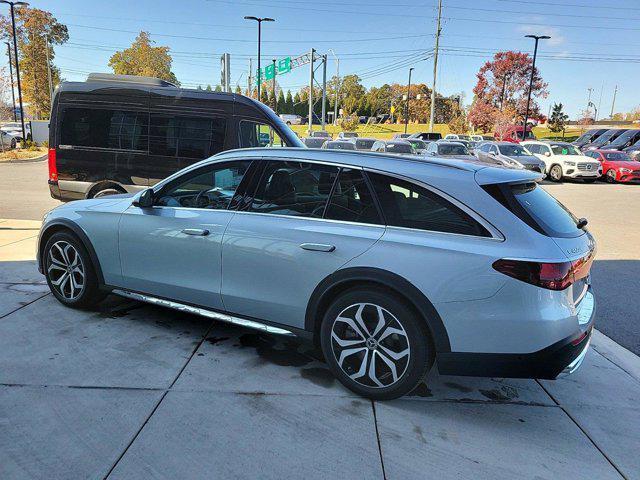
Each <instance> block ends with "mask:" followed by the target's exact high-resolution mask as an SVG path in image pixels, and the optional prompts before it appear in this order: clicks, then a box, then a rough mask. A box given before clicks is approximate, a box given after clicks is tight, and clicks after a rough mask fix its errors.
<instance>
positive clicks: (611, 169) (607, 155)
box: [585, 150, 640, 183]
mask: <svg viewBox="0 0 640 480" xmlns="http://www.w3.org/2000/svg"><path fill="white" fill-rule="evenodd" d="M585 155H586V156H588V157H591V158H595V159H596V160H599V161H600V162H601V163H602V177H603V178H605V179H606V180H607V182H609V183H616V182H625V183H628V182H639V183H640V162H636V161H634V160H633V159H632V158H631V157H630V156H629V154H628V153H626V152H619V151H617V150H589V151H588V152H585Z"/></svg>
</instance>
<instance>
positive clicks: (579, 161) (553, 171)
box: [521, 141, 602, 183]
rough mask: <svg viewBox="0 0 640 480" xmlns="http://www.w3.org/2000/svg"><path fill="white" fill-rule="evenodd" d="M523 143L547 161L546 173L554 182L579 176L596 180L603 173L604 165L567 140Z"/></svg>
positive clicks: (588, 181) (587, 179)
mask: <svg viewBox="0 0 640 480" xmlns="http://www.w3.org/2000/svg"><path fill="white" fill-rule="evenodd" d="M521 145H522V146H523V147H525V148H526V149H527V150H529V152H531V153H533V154H534V155H535V156H536V157H538V158H539V159H540V160H542V161H543V162H544V163H545V173H546V174H547V175H549V178H550V179H551V180H553V181H554V182H560V181H562V179H563V178H574V179H575V178H577V179H580V180H582V181H584V182H586V183H593V182H595V181H596V180H597V179H598V178H599V177H600V176H601V175H602V166H601V165H600V164H599V163H598V162H595V161H593V160H592V159H590V158H589V157H587V156H585V155H584V154H583V153H582V152H581V151H580V150H579V149H578V147H576V146H575V145H572V144H571V143H567V142H531V141H527V142H522V143H521Z"/></svg>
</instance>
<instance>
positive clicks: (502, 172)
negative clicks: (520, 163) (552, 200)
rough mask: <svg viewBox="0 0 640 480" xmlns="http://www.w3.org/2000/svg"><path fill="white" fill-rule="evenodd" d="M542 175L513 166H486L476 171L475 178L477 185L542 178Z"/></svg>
mask: <svg viewBox="0 0 640 480" xmlns="http://www.w3.org/2000/svg"><path fill="white" fill-rule="evenodd" d="M543 178H544V175H543V174H541V173H537V172H532V171H530V170H524V169H522V170H520V169H515V168H498V167H486V168H481V169H480V170H478V171H476V173H475V179H476V182H477V183H478V185H491V184H495V183H523V182H534V181H538V180H542V179H543Z"/></svg>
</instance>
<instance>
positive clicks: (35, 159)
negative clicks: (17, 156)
mask: <svg viewBox="0 0 640 480" xmlns="http://www.w3.org/2000/svg"><path fill="white" fill-rule="evenodd" d="M47 156H48V155H47V154H46V153H45V154H44V155H41V156H39V157H36V158H24V159H22V160H2V161H0V165H2V164H4V163H35V162H43V161H45V160H46V159H47Z"/></svg>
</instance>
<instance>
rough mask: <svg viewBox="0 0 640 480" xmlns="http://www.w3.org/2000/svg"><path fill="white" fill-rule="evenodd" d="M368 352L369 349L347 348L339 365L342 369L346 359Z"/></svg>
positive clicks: (341, 355)
mask: <svg viewBox="0 0 640 480" xmlns="http://www.w3.org/2000/svg"><path fill="white" fill-rule="evenodd" d="M363 350H365V351H367V347H359V348H345V349H344V350H342V352H340V358H339V359H338V365H340V368H342V364H343V363H344V360H345V358H347V357H349V356H351V355H354V354H356V353H358V352H361V351H363ZM365 359H366V355H365Z"/></svg>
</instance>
